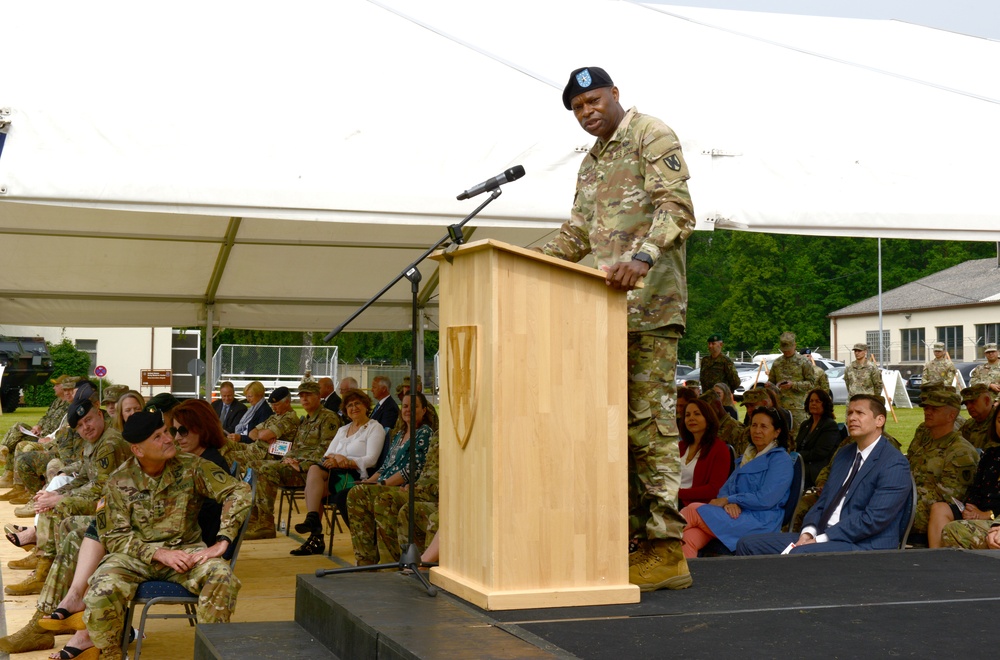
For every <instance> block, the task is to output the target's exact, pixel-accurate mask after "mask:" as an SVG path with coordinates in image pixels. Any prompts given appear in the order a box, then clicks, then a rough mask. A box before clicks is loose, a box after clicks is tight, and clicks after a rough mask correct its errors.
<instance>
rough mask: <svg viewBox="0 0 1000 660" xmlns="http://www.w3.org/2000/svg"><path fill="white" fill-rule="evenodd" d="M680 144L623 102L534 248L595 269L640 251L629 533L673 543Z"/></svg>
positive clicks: (680, 307) (632, 353)
mask: <svg viewBox="0 0 1000 660" xmlns="http://www.w3.org/2000/svg"><path fill="white" fill-rule="evenodd" d="M687 179H688V170H687V165H686V164H685V162H684V156H683V154H682V153H681V146H680V141H679V140H678V139H677V136H676V135H675V134H674V132H673V131H672V130H670V128H669V127H668V126H666V125H665V124H664V123H663V122H661V121H659V120H658V119H655V118H653V117H650V116H648V115H643V114H640V113H639V112H637V111H636V109H635V108H632V109H630V110H629V111H628V112H627V113H625V116H624V117H623V118H622V121H621V123H620V124H619V125H618V128H617V129H616V130H615V132H614V134H613V135H612V136H611V137H610V138H609V139H608V140H607V141H606V142H605V141H604V140H600V139H598V140H597V141H596V142H595V143H594V146H593V147H592V148H591V149H590V151H589V152H588V153H587V155H586V156H585V157H584V159H583V162H582V163H581V164H580V170H579V173H578V175H577V185H576V197H575V200H574V203H573V208H572V211H571V213H570V219H569V220H568V221H567V222H565V223H564V224H563V226H562V228H561V229H560V232H559V235H558V236H557V237H556V238H554V239H553V240H552V241H550V242H549V243H547V244H546V245H545V246H544V247H542V248H541V251H542V252H543V253H545V254H547V255H549V256H553V257H558V258H560V259H566V260H569V261H579V260H580V259H582V258H583V257H585V256H586V255H587V254H589V253H593V255H594V258H595V260H596V262H597V266H598V267H599V268H608V267H610V266H612V265H614V264H616V263H619V262H629V261H631V260H632V258H633V256H635V255H636V254H638V253H640V252H642V253H645V254H647V255H649V257H650V258H651V259H652V261H653V265H652V267H650V269H649V272H648V273H647V274H646V276H645V277H644V278H643V282H644V287H643V288H641V289H633V290H632V291H629V292H628V295H627V307H628V332H629V338H628V371H629V449H630V456H629V469H630V480H629V487H630V498H629V499H630V501H631V503H632V505H633V511H632V515H631V516H630V520H631V521H632V529H631V532H632V536H639V537H644V538H648V539H676V540H678V541H679V540H680V538H681V532H682V531H683V529H684V524H685V522H684V519H683V518H681V516H680V514H679V513H678V512H677V510H676V509H675V504H676V501H677V490H678V488H679V487H680V455H679V452H678V449H677V434H678V431H677V421H676V419H675V417H676V409H677V396H676V391H675V390H676V385H675V383H674V374H675V369H676V364H677V341H678V339H680V337H681V336H682V335H683V332H684V325H685V315H686V312H687V273H686V264H685V255H686V248H685V240H686V239H687V237H688V236H690V235H691V232H692V231H694V226H695V220H694V211H693V208H692V205H691V195H690V194H689V192H688V188H687Z"/></svg>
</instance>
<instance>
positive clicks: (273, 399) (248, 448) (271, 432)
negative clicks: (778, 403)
mask: <svg viewBox="0 0 1000 660" xmlns="http://www.w3.org/2000/svg"><path fill="white" fill-rule="evenodd" d="M267 402H268V404H270V406H271V410H272V411H273V413H274V414H273V415H271V416H270V417H268V418H267V419H265V420H264V421H263V422H261V423H260V424H258V425H257V426H255V427H253V428H252V429H250V432H249V433H248V434H247V435H248V436H249V437H250V443H245V442H240V441H238V440H233V439H232V438H229V441H228V442H226V444H225V445H223V446H222V455H223V456H225V457H226V460H227V461H229V462H230V463H232V462H234V461H236V462H238V463H239V464H240V467H241V469H242V470H244V471H246V468H253V469H254V470H260V466H261V465H263V464H264V461H267V460H275V461H276V460H280V459H281V457H280V456H277V455H275V454H273V453H271V452H272V451H273V450H274V449H275V443H277V442H278V441H280V440H285V441H287V442H294V441H295V434H296V433H298V430H299V418H298V416H297V415H296V414H295V411H294V410H292V393H291V391H290V390H289V389H288V388H287V387H276V388H274V391H272V392H271V396H269V397H267Z"/></svg>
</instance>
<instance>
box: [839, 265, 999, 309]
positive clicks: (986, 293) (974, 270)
mask: <svg viewBox="0 0 1000 660" xmlns="http://www.w3.org/2000/svg"><path fill="white" fill-rule="evenodd" d="M997 301H1000V268H998V267H997V259H995V258H992V257H991V258H989V259H975V260H972V261H966V262H963V263H960V264H958V265H957V266H952V267H951V268H947V269H945V270H942V271H940V272H937V273H934V274H933V275H928V276H927V277H922V278H920V279H919V280H915V281H913V282H910V283H909V284H904V285H903V286H900V287H896V288H895V289H890V290H889V291H885V292H883V293H882V311H883V312H902V311H909V310H918V309H937V308H941V307H962V306H967V305H977V304H984V303H995V302H997ZM877 313H878V296H872V297H871V298H868V299H866V300H862V301H861V302H858V303H854V304H853V305H848V306H847V307H844V308H842V309H838V310H837V311H835V312H831V313H830V315H829V316H831V317H834V316H859V315H864V314H877Z"/></svg>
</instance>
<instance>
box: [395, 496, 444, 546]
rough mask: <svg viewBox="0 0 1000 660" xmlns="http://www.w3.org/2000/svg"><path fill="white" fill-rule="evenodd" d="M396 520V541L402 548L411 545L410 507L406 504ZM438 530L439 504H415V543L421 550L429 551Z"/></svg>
mask: <svg viewBox="0 0 1000 660" xmlns="http://www.w3.org/2000/svg"><path fill="white" fill-rule="evenodd" d="M396 520H397V521H398V524H397V525H396V539H397V541H398V542H399V547H400V548H405V547H406V546H407V545H408V544H409V543H410V507H409V506H407V505H406V504H404V505H403V506H402V508H400V509H399V515H398V516H397V518H396ZM437 530H438V504H437V502H414V503H413V542H414V543H415V544H416V545H417V547H418V548H420V549H421V550H426V549H427V544H428V543H430V540H431V539H433V538H434V535H435V534H436V533H437Z"/></svg>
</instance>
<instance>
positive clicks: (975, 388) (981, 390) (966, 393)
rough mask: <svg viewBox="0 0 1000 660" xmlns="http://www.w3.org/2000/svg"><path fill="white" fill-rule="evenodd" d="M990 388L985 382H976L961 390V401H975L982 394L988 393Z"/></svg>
mask: <svg viewBox="0 0 1000 660" xmlns="http://www.w3.org/2000/svg"><path fill="white" fill-rule="evenodd" d="M989 393H990V388H988V387H987V386H986V383H976V384H975V385H971V386H969V387H966V388H965V389H964V390H962V401H963V402H966V403H968V402H969V401H975V400H976V399H978V398H979V397H981V396H983V395H984V394H989Z"/></svg>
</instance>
